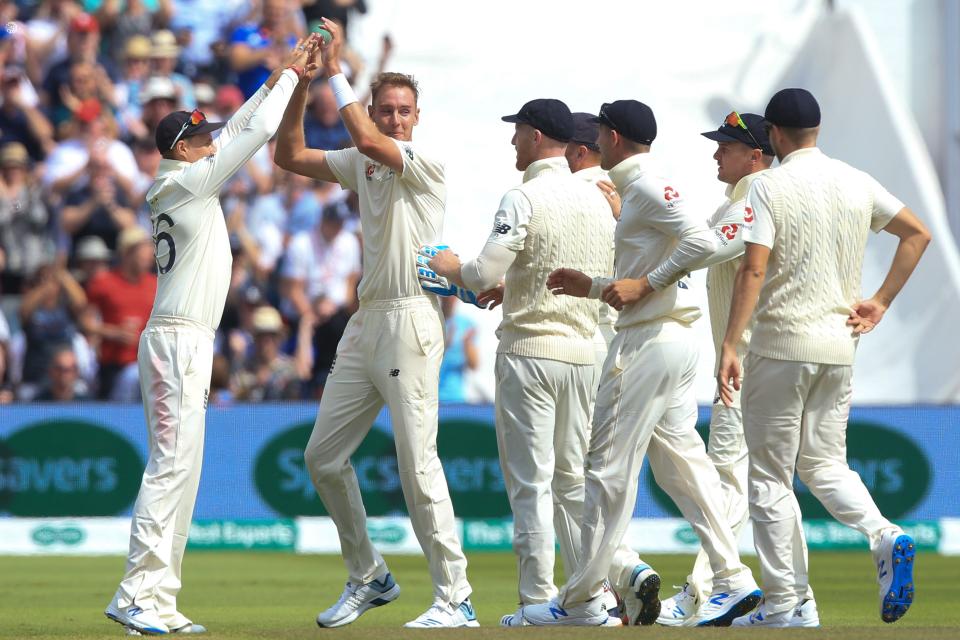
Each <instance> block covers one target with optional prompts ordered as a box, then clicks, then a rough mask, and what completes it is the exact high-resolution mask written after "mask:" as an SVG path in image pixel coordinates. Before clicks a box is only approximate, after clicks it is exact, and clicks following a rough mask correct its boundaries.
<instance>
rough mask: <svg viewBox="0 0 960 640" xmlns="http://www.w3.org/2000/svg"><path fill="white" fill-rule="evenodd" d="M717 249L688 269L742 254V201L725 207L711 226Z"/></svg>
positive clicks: (732, 258) (716, 262)
mask: <svg viewBox="0 0 960 640" xmlns="http://www.w3.org/2000/svg"><path fill="white" fill-rule="evenodd" d="M710 231H711V232H712V233H713V240H714V242H715V243H716V245H717V250H716V251H714V252H713V253H711V254H710V255H708V256H707V257H706V258H705V259H703V260H700V261H699V262H697V263H696V264H695V265H693V266H692V267H691V268H690V270H691V271H696V270H697V269H706V268H707V267H712V266H713V265H715V264H720V263H722V262H727V261H728V260H734V259H735V258H739V257H740V256H742V255H743V252H744V250H745V245H744V242H743V201H742V200H741V201H739V202H734V203H732V204H730V205H728V206H727V207H725V210H724V212H723V214H722V215H721V216H720V219H719V220H717V221H716V222H715V223H714V224H713V225H712V226H711V227H710Z"/></svg>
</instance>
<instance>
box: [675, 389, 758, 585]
mask: <svg viewBox="0 0 960 640" xmlns="http://www.w3.org/2000/svg"><path fill="white" fill-rule="evenodd" d="M717 397H719V392H718V393H717ZM707 455H708V456H710V460H711V462H713V466H714V468H715V469H716V470H717V473H718V474H719V479H720V487H719V488H720V496H719V499H720V504H719V508H720V511H721V515H722V517H723V518H724V520H725V521H726V523H727V525H728V526H729V527H730V530H731V531H732V532H733V537H734V539H736V540H739V538H740V532H741V531H743V528H744V526H746V524H747V521H748V520H749V519H750V511H749V509H748V507H747V445H746V442H745V441H744V438H743V417H742V414H741V410H740V392H739V391H736V390H734V392H733V406H732V407H728V406H727V405H725V404H724V403H723V402H721V401H720V400H717V401H715V402H714V403H713V407H712V409H711V411H710V436H709V438H708V441H707ZM687 583H688V584H689V585H690V588H691V589H692V591H693V593H694V594H695V595H696V596H697V597H698V598H699V599H700V600H703V599H704V598H706V597H708V596H709V595H710V594H711V593H712V592H713V569H711V568H710V558H709V556H708V555H707V553H706V551H704V550H703V549H702V548H701V549H700V550H699V551H698V552H697V558H696V560H695V561H694V563H693V571H692V572H691V573H690V575H689V576H687Z"/></svg>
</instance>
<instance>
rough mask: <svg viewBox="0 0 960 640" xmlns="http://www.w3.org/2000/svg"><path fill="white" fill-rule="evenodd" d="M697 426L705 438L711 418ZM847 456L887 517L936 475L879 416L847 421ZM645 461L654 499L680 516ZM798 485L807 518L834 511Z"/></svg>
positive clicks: (919, 496) (900, 512)
mask: <svg viewBox="0 0 960 640" xmlns="http://www.w3.org/2000/svg"><path fill="white" fill-rule="evenodd" d="M697 431H698V432H699V433H700V435H701V436H702V437H703V439H704V441H706V440H707V438H708V433H709V422H706V421H701V422H700V423H698V424H697ZM847 458H848V463H849V465H850V468H851V469H853V470H854V471H856V472H857V474H858V475H859V476H860V478H861V479H862V480H863V483H864V485H866V487H867V489H868V490H869V491H870V495H871V496H873V499H874V501H875V502H876V503H877V507H879V509H880V512H881V513H882V514H883V515H884V516H886V517H888V518H892V519H897V518H902V517H903V516H904V515H906V514H908V513H910V512H911V510H913V509H914V508H915V507H916V506H917V505H918V504H920V502H922V501H923V499H924V498H925V497H926V495H927V491H928V490H929V487H930V483H931V481H932V476H933V472H932V469H931V467H930V462H929V461H928V460H927V457H926V455H925V454H924V452H923V451H922V450H921V449H920V448H919V447H918V446H917V445H916V444H915V443H914V442H913V441H912V440H911V439H910V438H909V437H908V436H907V435H905V434H904V432H902V431H897V430H894V429H891V428H889V427H886V426H884V425H882V424H879V423H876V422H866V421H851V422H850V424H849V425H848V427H847ZM644 466H645V468H646V471H645V472H644V479H645V482H646V483H647V484H648V485H649V486H650V487H651V492H652V493H653V497H654V499H655V500H656V501H657V503H658V504H659V505H660V506H661V507H662V508H663V509H664V510H666V511H667V512H668V513H669V514H671V515H675V516H679V515H680V510H679V509H677V507H676V505H675V504H674V503H673V501H672V500H671V499H670V497H669V496H667V494H666V493H665V492H664V491H663V489H661V488H660V486H659V485H658V484H657V483H656V479H655V478H654V476H653V473H652V472H651V470H650V465H644ZM794 489H795V491H796V494H797V500H798V501H799V502H800V510H801V512H802V513H803V517H804V519H805V520H806V519H829V518H830V517H831V516H830V514H829V513H828V512H827V510H826V508H824V506H823V505H822V504H820V501H819V500H817V498H816V497H815V496H814V495H813V494H812V493H811V492H810V490H809V489H808V488H807V487H806V486H804V484H803V483H802V482H800V479H799V478H796V479H795V481H794Z"/></svg>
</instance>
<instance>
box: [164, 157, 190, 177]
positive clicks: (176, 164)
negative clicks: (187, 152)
mask: <svg viewBox="0 0 960 640" xmlns="http://www.w3.org/2000/svg"><path fill="white" fill-rule="evenodd" d="M188 166H190V163H189V162H186V161H184V160H168V159H166V158H164V159H163V160H161V161H160V166H158V167H157V178H162V177H163V176H165V175H167V174H168V173H173V172H174V171H180V170H181V169H183V168H184V167H188Z"/></svg>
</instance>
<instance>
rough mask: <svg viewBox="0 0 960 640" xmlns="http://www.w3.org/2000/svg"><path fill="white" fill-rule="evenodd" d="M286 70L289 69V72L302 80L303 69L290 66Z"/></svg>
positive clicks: (293, 65)
mask: <svg viewBox="0 0 960 640" xmlns="http://www.w3.org/2000/svg"><path fill="white" fill-rule="evenodd" d="M287 69H290V71H293V72H294V73H295V74H297V77H298V78H300V79H301V80H302V79H303V73H304V70H303V67H298V66H297V65H295V64H292V65H290V66H289V67H287Z"/></svg>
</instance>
